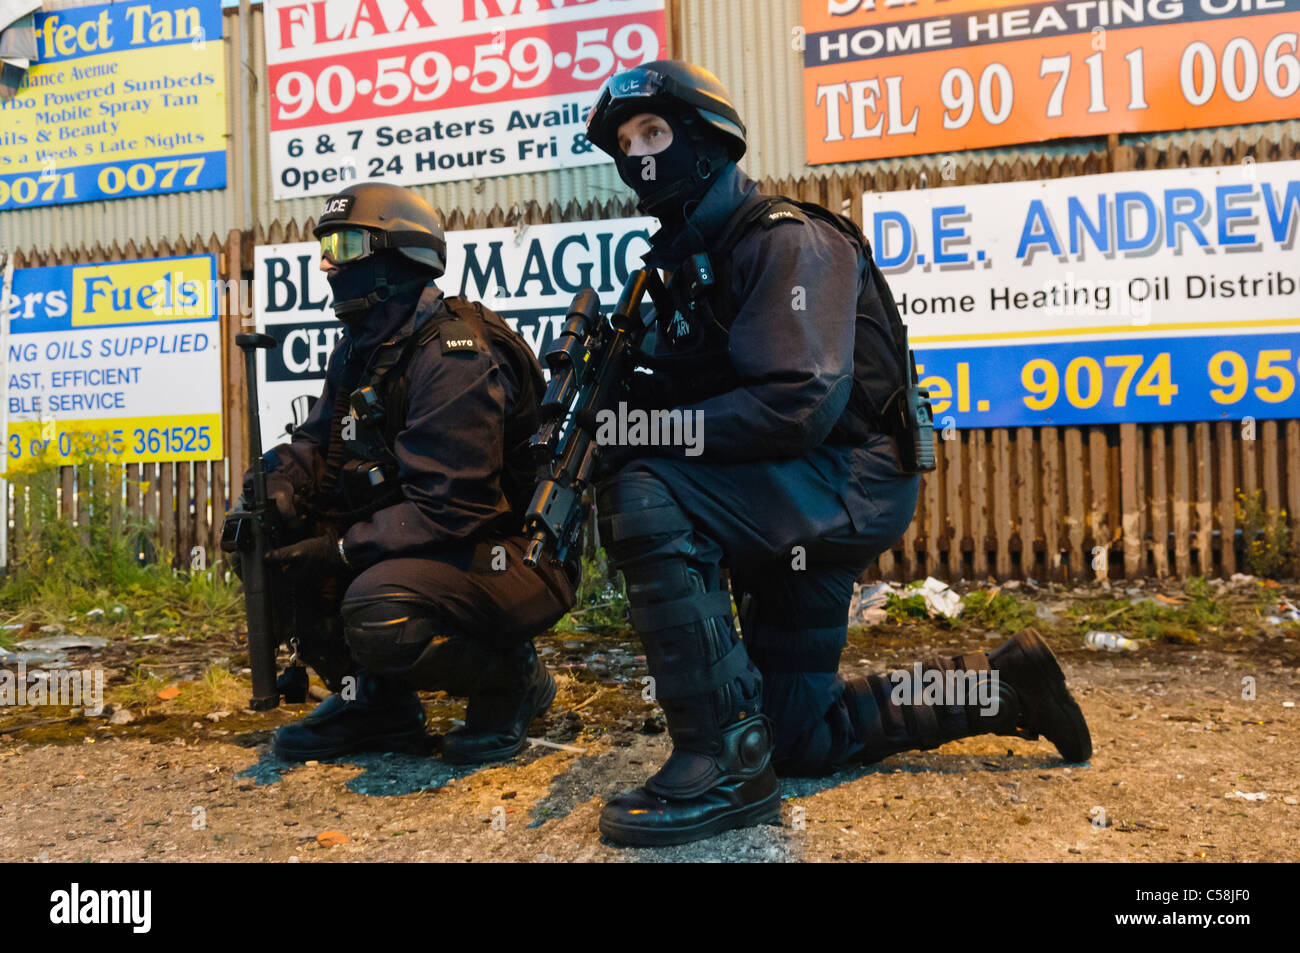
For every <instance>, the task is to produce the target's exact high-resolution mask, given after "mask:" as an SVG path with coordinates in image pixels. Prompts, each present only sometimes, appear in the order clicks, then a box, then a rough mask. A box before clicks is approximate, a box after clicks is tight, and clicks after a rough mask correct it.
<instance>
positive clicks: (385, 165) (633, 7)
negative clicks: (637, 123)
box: [265, 0, 667, 199]
mask: <svg viewBox="0 0 1300 953" xmlns="http://www.w3.org/2000/svg"><path fill="white" fill-rule="evenodd" d="M265 11H266V12H265V23H266V51H267V85H268V89H269V92H270V95H269V105H270V110H271V115H270V128H271V137H270V148H271V163H272V170H273V173H274V191H275V197H276V198H277V199H287V198H294V197H297V196H303V195H328V194H330V193H331V192H337V191H338V190H339V189H341V188H343V187H344V186H345V185H347V184H348V183H350V182H355V181H370V180H379V181H384V182H392V183H396V184H398V185H411V184H415V183H421V182H445V181H454V180H457V179H469V178H476V177H480V176H493V175H509V174H512V173H519V172H540V171H549V170H552V169H558V168H568V167H572V166H581V165H592V164H594V163H598V162H607V161H609V159H608V157H607V156H606V155H605V154H604V153H602V152H600V151H599V150H597V149H594V148H592V146H591V144H590V143H589V142H587V141H586V138H585V137H584V136H583V131H584V128H585V126H584V122H585V119H586V111H587V110H588V109H589V108H590V107H591V105H592V103H593V101H594V99H595V94H596V91H597V90H599V88H600V85H601V83H603V82H604V81H605V79H606V78H607V77H608V76H610V75H611V74H612V73H614V72H615V71H617V70H620V69H626V68H628V67H631V66H636V65H639V64H641V63H644V62H647V61H649V60H653V59H657V58H660V57H661V56H663V55H666V50H667V43H666V41H665V39H664V10H663V0H585V2H576V3H575V2H569V3H564V4H561V3H559V2H558V0H557V2H551V0H464V2H461V0H455V2H447V0H331V2H330V3H328V4H326V3H321V2H314V3H307V2H300V0H267V3H266V7H265Z"/></svg>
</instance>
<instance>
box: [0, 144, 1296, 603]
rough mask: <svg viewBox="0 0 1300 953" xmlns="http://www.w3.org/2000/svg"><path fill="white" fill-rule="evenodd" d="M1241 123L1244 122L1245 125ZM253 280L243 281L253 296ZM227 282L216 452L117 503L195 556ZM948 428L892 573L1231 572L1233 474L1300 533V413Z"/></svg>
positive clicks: (936, 179) (69, 499)
mask: <svg viewBox="0 0 1300 953" xmlns="http://www.w3.org/2000/svg"><path fill="white" fill-rule="evenodd" d="M1244 135H1245V133H1244V132H1243V136H1244ZM1293 158H1300V144H1297V143H1296V142H1295V141H1294V140H1292V139H1290V138H1282V139H1279V140H1277V141H1269V140H1254V141H1250V140H1247V139H1245V138H1243V139H1241V140H1239V141H1236V142H1231V141H1229V142H1216V143H1215V144H1214V145H1213V146H1206V147H1199V146H1197V147H1188V148H1165V149H1156V148H1155V147H1149V148H1134V147H1120V146H1118V145H1117V141H1116V139H1115V138H1114V137H1112V138H1111V139H1110V141H1109V145H1108V147H1106V148H1098V149H1096V150H1094V151H1089V152H1086V153H1082V154H1073V155H1063V156H1056V157H1052V158H1043V159H1041V160H1039V161H1037V162H1033V163H1030V162H1027V161H1026V160H1024V159H1023V158H1015V157H1012V158H1010V159H1007V160H1005V161H1002V160H995V161H992V162H991V163H988V164H984V165H977V164H973V163H969V162H968V163H966V164H960V163H958V164H945V163H943V162H941V161H940V160H939V159H937V158H936V159H934V160H932V161H931V160H920V161H915V162H907V163H903V164H898V165H896V166H895V167H893V168H885V167H884V164H882V168H881V169H880V170H878V171H875V172H863V173H856V174H853V175H847V176H836V175H831V176H829V177H826V178H808V179H804V180H799V181H793V180H785V181H775V182H771V181H769V182H764V183H762V186H763V188H764V190H765V191H769V192H779V193H783V194H786V195H791V196H795V197H798V198H802V199H807V200H812V201H816V202H819V203H821V204H823V205H825V206H826V207H828V208H831V209H837V210H838V209H846V210H852V211H853V214H854V215H855V217H856V216H857V215H858V213H857V208H858V206H859V205H860V199H861V196H862V194H863V193H864V192H867V191H892V190H897V189H910V188H918V187H949V186H954V185H966V184H975V183H979V182H1004V181H1014V180H1026V179H1046V178H1057V177H1061V176H1070V175H1086V174H1092V173H1099V172H1108V171H1116V170H1123V169H1148V168H1176V167H1182V166H1201V165H1225V164H1230V163H1232V162H1237V161H1242V160H1246V159H1249V160H1252V161H1261V162H1264V161H1277V160H1284V159H1293ZM630 214H634V210H633V207H632V204H631V202H624V201H619V200H611V201H609V202H589V203H585V204H580V203H578V202H571V203H569V204H568V206H566V207H563V208H562V207H560V206H559V205H558V204H555V203H552V204H551V205H550V206H549V207H545V208H543V207H541V206H539V205H538V204H537V203H536V202H530V203H528V204H526V205H522V206H515V207H514V208H512V209H501V208H495V209H493V210H492V211H491V212H489V213H475V214H472V215H464V214H462V213H461V212H460V211H459V210H453V211H451V212H450V213H449V214H448V215H447V216H446V221H447V227H448V228H449V229H452V230H455V229H463V228H486V227H499V226H506V225H519V224H523V225H533V224H543V223H548V222H560V221H578V220H587V219H596V218H609V217H618V216H622V215H630ZM311 225H312V223H311V222H310V221H308V222H305V223H302V224H301V225H299V224H298V223H296V222H292V221H291V222H289V223H287V224H283V223H279V222H276V223H273V224H272V225H271V226H270V227H269V228H267V229H265V230H263V229H262V228H261V227H260V226H259V227H258V228H257V229H256V230H255V231H253V232H238V231H234V232H231V233H230V234H229V235H228V236H226V238H225V240H224V242H223V241H222V240H221V239H219V238H218V237H217V236H211V237H209V238H208V239H206V240H202V239H195V240H193V241H189V242H186V241H180V242H176V243H172V244H166V243H164V244H161V245H158V246H154V245H152V244H150V243H148V242H146V243H145V244H144V245H143V246H139V247H137V246H136V245H135V244H134V243H132V242H127V243H126V244H125V245H124V246H122V247H119V246H118V245H117V244H116V243H114V245H113V246H112V247H110V248H101V247H99V246H98V245H96V246H94V247H92V248H88V249H86V248H80V249H77V250H75V251H67V250H64V251H59V252H56V251H50V252H46V253H44V254H30V255H28V256H27V257H23V256H21V255H20V256H19V257H18V259H17V262H16V264H17V266H18V267H24V266H27V267H30V266H39V265H54V264H69V263H81V262H91V261H114V260H121V259H131V258H149V257H154V256H165V255H184V254H196V253H210V254H215V255H217V256H218V275H219V277H220V278H221V279H223V280H226V281H232V280H234V279H243V280H244V281H245V282H247V281H249V280H251V279H252V277H253V247H254V246H255V245H258V244H263V243H268V242H293V241H301V240H304V239H305V238H308V237H310V234H311ZM247 287H248V286H247V285H246V284H245V285H244V286H243V288H244V295H245V296H247ZM238 296H239V284H238V282H237V281H234V282H233V284H232V287H231V290H230V293H229V294H228V295H227V300H226V308H225V309H224V310H225V314H224V315H223V317H222V319H221V335H222V340H223V342H225V347H224V353H223V371H222V386H223V391H224V394H225V402H224V404H225V406H224V412H223V432H224V434H225V439H226V451H227V456H226V459H225V460H223V461H218V462H213V463H196V464H139V465H137V464H132V465H130V466H128V467H126V468H125V473H124V477H123V479H122V482H121V484H120V490H119V492H117V493H115V494H113V498H114V509H115V514H116V512H117V510H118V508H120V511H121V513H122V514H124V515H129V516H133V517H136V518H138V519H140V520H145V521H148V522H150V523H151V524H152V525H153V527H154V529H153V533H154V539H155V541H156V545H157V546H158V547H159V548H160V549H161V550H163V551H165V552H166V553H169V554H171V555H172V556H173V558H175V560H176V564H177V565H182V564H188V562H189V560H188V558H187V557H186V556H185V555H184V554H187V553H188V552H189V551H190V550H191V549H192V548H193V547H194V546H204V547H206V548H207V552H208V559H209V560H211V559H212V556H213V555H214V554H215V553H216V552H217V541H218V540H217V537H218V534H219V532H220V525H221V518H222V514H223V513H224V512H225V510H226V509H227V507H228V506H229V503H230V501H231V497H232V495H233V494H237V493H238V485H239V482H240V479H239V475H240V474H242V473H243V471H244V469H245V468H246V466H247V457H248V453H247V449H246V427H247V425H246V423H245V421H246V419H247V416H246V414H247V406H246V400H245V397H244V380H243V367H242V363H241V355H240V352H239V350H238V349H237V348H235V347H233V346H231V345H232V343H233V338H234V334H235V333H236V332H237V330H238V329H239V326H240V322H241V320H243V315H242V314H241V304H242V305H243V307H244V308H245V310H246V308H247V305H248V302H249V301H251V298H247V297H246V299H245V300H244V301H240V300H239V297H238ZM950 436H951V438H952V439H946V440H939V441H937V444H938V445H937V457H938V470H937V471H936V472H935V473H932V474H929V475H927V477H926V478H925V480H924V483H923V486H922V490H921V499H920V502H919V505H918V508H917V513H916V517H915V519H914V520H913V521H912V524H911V526H910V527H909V529H908V530H907V533H906V534H905V535H904V536H903V538H902V539H901V540H899V541H898V543H897V544H896V545H895V546H894V548H893V550H892V552H888V553H885V554H884V555H883V556H882V557H881V558H880V560H879V563H878V570H879V573H880V574H881V575H882V576H883V577H885V578H890V579H912V578H916V577H919V576H923V575H926V574H930V575H934V576H938V577H940V578H950V579H956V578H959V577H964V578H967V579H970V578H984V577H986V576H992V577H995V578H998V579H1006V578H1026V577H1030V578H1034V579H1038V580H1071V579H1072V580H1086V579H1105V578H1136V577H1142V576H1149V575H1154V576H1169V575H1173V576H1187V575H1228V574H1231V573H1233V572H1236V571H1239V570H1241V569H1242V568H1243V564H1242V554H1243V546H1244V540H1243V537H1242V535H1241V534H1240V533H1239V527H1238V526H1237V516H1236V503H1237V494H1238V492H1239V491H1241V492H1243V493H1245V494H1246V495H1248V496H1250V495H1253V494H1254V493H1256V492H1257V491H1258V492H1262V494H1263V501H1264V503H1265V505H1266V506H1267V507H1270V508H1272V509H1278V510H1285V511H1286V513H1287V514H1288V516H1287V519H1288V520H1289V525H1290V528H1291V532H1292V536H1293V538H1300V420H1297V419H1288V420H1277V421H1272V420H1270V421H1260V422H1258V423H1257V424H1254V431H1253V432H1251V430H1250V427H1249V426H1248V425H1247V426H1243V424H1242V423H1241V422H1239V421H1231V420H1219V421H1212V422H1198V423H1178V424H1118V425H1106V426H1089V427H1021V428H1014V429H997V430H965V431H956V432H955V433H952V434H951V435H950ZM91 489H93V487H92V477H91V476H90V474H89V473H88V471H87V470H86V468H81V467H78V468H74V467H65V468H63V469H62V472H61V474H60V484H59V491H58V496H59V505H60V508H61V512H62V514H63V516H64V517H65V518H67V519H71V520H74V521H76V522H83V521H84V520H85V518H86V502H85V501H86V500H87V499H88V498H89V495H90V493H89V491H90V490H91ZM28 506H29V502H28V501H26V500H24V499H17V498H15V499H14V500H13V519H14V521H15V533H14V534H13V536H14V537H15V542H17V541H18V540H19V539H20V538H21V533H22V528H23V526H24V525H27V524H28V523H29V521H30V514H29V513H28Z"/></svg>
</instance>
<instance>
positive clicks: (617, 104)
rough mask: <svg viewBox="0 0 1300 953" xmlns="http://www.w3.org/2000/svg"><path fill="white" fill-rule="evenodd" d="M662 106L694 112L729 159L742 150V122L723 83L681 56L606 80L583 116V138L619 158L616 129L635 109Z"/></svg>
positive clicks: (632, 114) (734, 157) (633, 114)
mask: <svg viewBox="0 0 1300 953" xmlns="http://www.w3.org/2000/svg"><path fill="white" fill-rule="evenodd" d="M656 107H667V108H668V109H670V110H674V111H677V112H686V113H694V114H695V115H697V116H698V117H699V118H700V119H701V120H703V121H704V122H705V123H706V124H708V125H709V126H711V127H713V129H714V130H716V131H717V132H718V133H720V134H721V136H722V139H723V141H724V142H725V143H726V147H727V154H728V156H729V157H730V158H731V160H732V161H733V162H734V161H736V160H738V159H739V158H740V157H741V156H743V155H744V154H745V124H744V123H743V122H742V121H741V119H740V113H738V112H736V107H735V106H733V105H732V103H731V94H730V93H728V92H727V89H726V87H725V86H723V85H722V81H721V80H719V79H718V77H716V76H714V75H713V74H712V73H710V72H709V71H708V70H706V69H705V68H704V67H703V66H696V65H695V64H693V63H687V62H685V61H684V60H654V61H653V62H650V63H645V64H643V65H641V66H636V67H633V68H632V69H629V70H624V71H623V72H621V73H615V74H614V75H613V76H611V77H610V78H609V79H607V80H605V85H604V86H602V87H601V88H600V93H599V95H598V96H597V97H596V105H595V106H594V107H593V108H592V110H591V112H590V113H589V114H588V116H587V138H588V139H589V140H590V141H591V142H592V143H594V144H595V146H596V148H598V149H600V150H601V151H602V152H605V153H608V154H609V155H611V156H614V157H615V158H617V157H618V155H619V154H620V153H619V148H618V127H619V126H620V125H621V124H622V123H624V122H626V121H627V120H628V119H629V118H630V117H632V116H635V115H637V114H638V113H646V112H648V113H653V112H656Z"/></svg>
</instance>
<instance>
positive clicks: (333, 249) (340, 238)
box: [320, 226, 383, 265]
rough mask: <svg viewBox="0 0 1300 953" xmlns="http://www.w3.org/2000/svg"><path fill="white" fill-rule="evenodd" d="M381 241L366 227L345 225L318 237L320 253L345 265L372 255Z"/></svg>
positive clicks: (332, 261)
mask: <svg viewBox="0 0 1300 953" xmlns="http://www.w3.org/2000/svg"><path fill="white" fill-rule="evenodd" d="M381 247H383V245H382V243H381V242H379V241H376V238H375V235H374V234H373V233H372V232H371V231H370V230H369V229H367V228H357V227H355V226H353V227H345V228H339V229H336V230H335V231H332V232H329V233H328V234H325V235H322V236H321V237H320V253H321V256H322V257H324V258H325V259H326V260H327V261H329V262H331V263H333V264H335V265H346V264H350V263H351V262H354V261H360V260H361V259H362V258H366V257H368V256H370V255H373V254H374V253H375V252H377V251H378V250H379V249H380V248H381Z"/></svg>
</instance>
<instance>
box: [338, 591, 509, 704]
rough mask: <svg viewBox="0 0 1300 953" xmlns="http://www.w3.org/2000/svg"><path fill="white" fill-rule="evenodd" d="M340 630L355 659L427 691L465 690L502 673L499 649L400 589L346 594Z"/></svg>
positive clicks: (492, 681) (490, 681) (462, 693)
mask: <svg viewBox="0 0 1300 953" xmlns="http://www.w3.org/2000/svg"><path fill="white" fill-rule="evenodd" d="M343 622H344V634H345V635H346V637H347V642H348V648H350V649H351V650H352V657H353V658H354V659H356V661H357V664H359V665H362V666H364V667H365V668H368V669H370V670H371V671H372V672H381V673H384V674H388V675H399V676H401V677H402V678H403V679H404V680H405V681H406V682H407V683H408V684H410V685H411V686H413V687H415V688H418V689H421V690H423V691H430V692H448V693H450V694H452V695H459V696H462V697H464V696H469V695H472V694H474V693H475V692H477V691H478V690H479V689H480V687H481V686H483V685H490V684H495V682H496V681H499V680H500V679H501V678H502V677H503V672H502V666H503V665H504V660H505V655H504V653H503V651H502V650H501V649H500V648H497V647H493V646H489V645H485V644H484V643H483V642H482V640H479V639H472V638H470V637H468V636H466V635H463V634H461V633H459V632H456V631H453V630H452V629H451V628H450V627H449V626H448V625H447V624H446V623H445V622H444V621H443V619H442V617H441V614H440V613H439V611H438V609H437V607H435V606H434V605H432V604H431V603H429V602H427V601H425V600H424V599H420V598H419V597H403V596H402V595H401V594H389V595H380V596H369V597H365V598H360V599H349V600H347V601H345V602H344V604H343Z"/></svg>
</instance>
